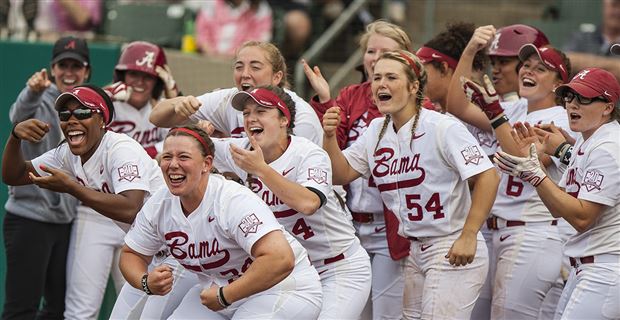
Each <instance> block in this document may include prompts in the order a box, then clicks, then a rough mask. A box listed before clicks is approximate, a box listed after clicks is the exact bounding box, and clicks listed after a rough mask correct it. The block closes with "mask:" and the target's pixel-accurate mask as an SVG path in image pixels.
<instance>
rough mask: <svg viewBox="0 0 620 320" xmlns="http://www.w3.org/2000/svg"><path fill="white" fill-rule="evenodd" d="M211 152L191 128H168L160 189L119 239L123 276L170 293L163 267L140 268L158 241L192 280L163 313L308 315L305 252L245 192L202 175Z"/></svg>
mask: <svg viewBox="0 0 620 320" xmlns="http://www.w3.org/2000/svg"><path fill="white" fill-rule="evenodd" d="M213 156H214V155H213V144H212V143H211V141H210V139H209V137H208V136H207V134H206V133H205V132H204V131H202V130H200V129H198V128H197V127H181V128H174V129H172V130H171V131H170V132H169V134H168V137H167V138H166V140H165V143H164V150H163V152H162V156H161V170H162V172H163V174H164V179H165V180H166V185H167V186H168V188H162V189H161V190H159V192H158V193H156V194H155V195H154V196H153V197H152V198H151V199H150V200H149V201H148V202H147V203H146V204H145V206H144V209H143V210H142V211H141V212H140V213H138V216H137V218H136V221H135V223H134V225H133V227H132V229H131V230H130V231H129V232H128V234H127V236H126V238H125V243H126V246H125V248H124V249H123V253H122V255H121V262H120V266H121V270H122V271H123V274H124V275H125V277H126V278H127V280H128V282H129V283H130V284H131V285H132V286H133V287H135V288H139V289H141V290H144V291H145V292H146V293H148V294H156V295H165V294H168V293H169V292H170V290H171V287H172V284H173V281H174V280H175V279H173V277H172V274H171V272H170V271H169V270H154V271H150V272H147V262H146V261H148V260H150V259H151V258H152V257H153V255H154V254H155V253H157V252H158V251H159V249H160V247H161V246H162V245H164V244H165V245H167V246H168V248H169V250H170V254H171V256H173V257H174V258H175V259H176V260H177V261H178V262H179V263H180V264H181V265H182V266H183V267H185V268H186V269H188V270H191V271H192V272H193V273H195V274H197V276H198V277H199V278H200V284H199V285H197V286H195V287H194V288H193V289H192V290H190V291H189V292H188V294H187V295H186V297H185V299H184V300H183V302H182V303H181V305H180V306H179V308H177V310H176V311H175V312H174V314H173V315H172V316H171V319H230V318H234V319H249V318H258V319H281V318H299V319H313V318H316V317H317V316H318V314H319V311H320V306H321V287H320V284H319V277H318V274H317V272H316V270H314V268H312V266H311V265H310V262H309V261H308V258H307V253H306V251H305V250H304V248H303V247H302V246H301V245H300V244H299V243H298V242H297V241H296V240H295V239H294V238H293V237H291V236H290V235H289V234H288V233H287V232H286V231H284V230H282V226H281V225H280V224H279V223H278V222H277V220H276V219H275V217H274V216H273V213H272V212H271V211H270V210H269V208H268V207H267V206H266V205H265V203H264V202H262V201H261V200H260V199H259V198H258V197H257V196H256V195H254V194H253V193H252V192H251V191H250V190H248V189H247V188H244V187H243V186H240V185H238V184H236V183H234V182H230V181H227V180H225V179H224V178H223V177H221V176H219V175H213V174H210V173H209V172H210V171H211V168H212V164H213ZM198 298H200V299H198ZM205 306H206V307H207V308H205Z"/></svg>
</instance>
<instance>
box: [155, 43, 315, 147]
mask: <svg viewBox="0 0 620 320" xmlns="http://www.w3.org/2000/svg"><path fill="white" fill-rule="evenodd" d="M233 78H234V80H235V84H236V87H235V88H229V89H221V90H216V91H213V92H209V93H205V94H203V95H201V96H199V97H193V96H186V97H177V98H174V99H168V100H164V101H162V102H159V103H158V104H157V106H155V108H154V109H153V112H152V113H151V116H150V120H151V122H153V123H154V124H155V125H157V126H159V127H171V126H174V125H178V124H181V123H184V122H186V121H188V120H191V121H198V120H208V121H209V122H211V124H213V126H215V129H216V130H218V131H219V132H221V133H222V134H224V135H225V136H231V137H236V138H239V137H243V136H245V131H244V129H243V115H242V114H241V112H238V111H237V110H235V109H234V108H232V107H231V105H230V103H231V100H232V97H233V96H234V95H235V94H236V93H237V92H239V91H249V90H251V89H252V88H254V87H257V86H264V85H273V86H279V87H282V88H283V87H284V86H285V85H286V64H285V63H284V57H283V56H282V54H281V53H280V50H278V48H277V47H276V46H274V45H273V44H271V43H267V42H258V41H249V42H246V43H245V44H244V45H243V46H241V48H239V50H238V51H237V57H236V59H235V62H234V71H233ZM284 90H285V91H286V93H287V94H288V95H290V96H291V98H292V99H293V101H295V106H296V108H297V117H296V119H295V135H297V136H301V137H305V138H308V139H309V140H311V141H312V142H314V143H316V144H317V145H319V146H320V145H321V144H322V136H321V134H320V132H321V123H320V121H319V119H318V118H317V116H316V114H315V113H314V111H313V110H312V108H311V107H310V105H308V103H307V102H305V101H304V100H303V99H302V98H300V97H299V96H297V94H295V93H294V92H292V91H290V90H288V89H284Z"/></svg>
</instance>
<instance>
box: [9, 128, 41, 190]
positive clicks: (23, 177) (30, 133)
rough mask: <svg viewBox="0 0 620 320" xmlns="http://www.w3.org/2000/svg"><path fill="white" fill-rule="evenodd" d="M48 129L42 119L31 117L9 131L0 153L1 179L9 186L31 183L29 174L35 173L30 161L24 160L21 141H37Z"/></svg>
mask: <svg viewBox="0 0 620 320" xmlns="http://www.w3.org/2000/svg"><path fill="white" fill-rule="evenodd" d="M48 131H49V125H48V124H46V123H45V122H43V121H40V120H36V119H31V120H26V121H24V122H20V123H18V124H17V125H16V126H15V127H14V128H13V131H11V135H9V139H8V140H7V142H6V145H5V146H4V152H3V153H2V181H3V182H4V183H6V184H8V185H10V186H21V185H26V184H31V183H32V181H31V180H30V178H29V175H30V174H32V175H35V176H36V175H37V173H36V171H35V169H34V168H33V167H32V164H31V163H30V161H26V160H24V155H23V154H22V149H21V141H22V140H26V141H29V142H31V143H38V142H39V141H41V139H42V138H43V137H44V136H45V134H46V133H47V132H48Z"/></svg>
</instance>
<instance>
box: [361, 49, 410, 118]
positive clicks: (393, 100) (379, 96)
mask: <svg viewBox="0 0 620 320" xmlns="http://www.w3.org/2000/svg"><path fill="white" fill-rule="evenodd" d="M405 67H406V66H405V65H404V64H402V63H400V62H398V61H395V60H392V59H381V60H379V61H377V63H376V65H375V68H374V73H373V76H372V84H371V90H372V95H373V98H374V100H375V103H376V105H377V108H378V109H379V111H380V112H381V113H383V114H390V115H392V116H393V117H398V114H400V113H402V112H407V111H411V112H413V110H414V107H415V96H416V93H417V91H418V82H417V81H415V82H414V83H413V84H412V83H410V82H409V78H408V77H407V74H406V72H405V70H404V68H405ZM408 107H411V108H408ZM408 109H411V110H408Z"/></svg>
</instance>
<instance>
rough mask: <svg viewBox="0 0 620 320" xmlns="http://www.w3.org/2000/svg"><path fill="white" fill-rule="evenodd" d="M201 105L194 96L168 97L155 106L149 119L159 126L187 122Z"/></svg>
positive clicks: (171, 125) (167, 126)
mask: <svg viewBox="0 0 620 320" xmlns="http://www.w3.org/2000/svg"><path fill="white" fill-rule="evenodd" d="M201 105H202V103H200V101H199V100H198V99H196V97H194V96H182V97H176V98H172V99H166V100H163V101H160V102H159V103H158V104H157V105H156V106H155V107H153V111H152V112H151V115H150V116H149V121H151V122H152V123H153V124H154V125H156V126H158V127H164V128H171V127H174V126H177V125H180V124H183V123H185V122H187V120H189V117H190V116H191V115H192V114H194V113H196V111H198V109H199V108H200V106H201Z"/></svg>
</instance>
